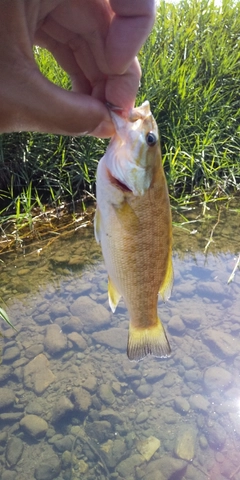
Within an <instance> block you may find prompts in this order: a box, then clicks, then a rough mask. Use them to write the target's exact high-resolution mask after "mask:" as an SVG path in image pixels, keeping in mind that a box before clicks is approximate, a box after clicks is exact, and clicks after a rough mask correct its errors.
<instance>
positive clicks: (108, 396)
mask: <svg viewBox="0 0 240 480" xmlns="http://www.w3.org/2000/svg"><path fill="white" fill-rule="evenodd" d="M98 394H99V397H100V398H101V400H102V401H103V402H104V403H106V404H107V405H112V404H113V403H114V402H115V396H114V394H113V391H112V389H111V387H110V385H108V384H102V385H100V387H99V389H98Z"/></svg>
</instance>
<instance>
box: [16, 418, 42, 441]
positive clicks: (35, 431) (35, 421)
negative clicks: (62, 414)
mask: <svg viewBox="0 0 240 480" xmlns="http://www.w3.org/2000/svg"><path fill="white" fill-rule="evenodd" d="M20 426H21V427H22V428H23V430H25V432H27V433H28V434H29V435H31V437H34V438H40V437H43V436H44V435H45V434H46V432H47V429H48V424H47V422H46V421H45V420H44V419H43V418H41V417H38V416H37V415H25V417H23V418H22V420H21V421H20Z"/></svg>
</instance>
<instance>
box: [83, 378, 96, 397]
mask: <svg viewBox="0 0 240 480" xmlns="http://www.w3.org/2000/svg"><path fill="white" fill-rule="evenodd" d="M97 385H98V382H97V379H96V377H94V375H89V376H88V377H87V378H86V380H84V382H83V384H82V387H83V388H85V389H86V390H88V391H89V392H91V393H93V392H95V391H96V389H97Z"/></svg>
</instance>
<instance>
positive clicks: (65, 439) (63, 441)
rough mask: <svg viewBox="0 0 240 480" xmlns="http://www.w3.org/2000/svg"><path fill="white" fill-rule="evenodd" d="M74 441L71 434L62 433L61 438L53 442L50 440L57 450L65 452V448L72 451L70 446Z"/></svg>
mask: <svg viewBox="0 0 240 480" xmlns="http://www.w3.org/2000/svg"><path fill="white" fill-rule="evenodd" d="M73 442H74V436H73V435H64V436H62V438H59V439H57V440H56V441H54V442H51V443H52V444H53V445H54V447H55V448H56V450H57V451H58V452H61V453H63V452H65V450H69V451H70V452H71V451H72V446H73Z"/></svg>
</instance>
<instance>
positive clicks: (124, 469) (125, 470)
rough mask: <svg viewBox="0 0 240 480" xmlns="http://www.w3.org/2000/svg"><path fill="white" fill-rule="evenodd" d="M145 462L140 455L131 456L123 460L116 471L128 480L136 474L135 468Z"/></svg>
mask: <svg viewBox="0 0 240 480" xmlns="http://www.w3.org/2000/svg"><path fill="white" fill-rule="evenodd" d="M143 462H144V458H143V457H142V455H140V454H139V453H135V454H134V455H131V457H128V458H126V460H122V461H121V462H120V463H119V464H118V465H117V467H116V471H117V472H118V473H119V474H120V475H121V476H122V477H123V478H124V479H127V478H129V477H131V475H133V474H134V473H135V468H136V467H137V466H139V465H141V463H143Z"/></svg>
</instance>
